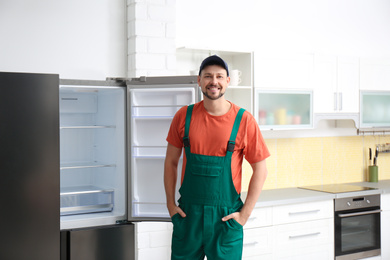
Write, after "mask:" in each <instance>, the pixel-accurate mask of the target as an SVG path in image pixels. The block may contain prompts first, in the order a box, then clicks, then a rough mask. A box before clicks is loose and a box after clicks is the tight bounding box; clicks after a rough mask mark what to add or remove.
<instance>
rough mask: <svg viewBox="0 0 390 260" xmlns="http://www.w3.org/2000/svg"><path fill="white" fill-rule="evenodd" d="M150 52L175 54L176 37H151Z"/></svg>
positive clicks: (149, 42)
mask: <svg viewBox="0 0 390 260" xmlns="http://www.w3.org/2000/svg"><path fill="white" fill-rule="evenodd" d="M148 44H149V45H148V47H149V48H148V52H149V53H160V54H175V53H176V45H175V39H167V38H162V37H160V38H149V41H148Z"/></svg>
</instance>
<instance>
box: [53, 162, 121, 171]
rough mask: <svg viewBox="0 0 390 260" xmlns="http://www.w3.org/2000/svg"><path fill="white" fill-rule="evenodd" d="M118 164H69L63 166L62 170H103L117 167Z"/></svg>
mask: <svg viewBox="0 0 390 260" xmlns="http://www.w3.org/2000/svg"><path fill="white" fill-rule="evenodd" d="M115 166H116V164H101V163H95V162H89V163H67V164H61V166H60V170H68V169H83V168H103V167H115Z"/></svg>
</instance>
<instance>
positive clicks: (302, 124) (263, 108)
mask: <svg viewBox="0 0 390 260" xmlns="http://www.w3.org/2000/svg"><path fill="white" fill-rule="evenodd" d="M254 116H255V118H256V120H257V122H258V124H259V125H260V126H261V128H262V129H264V130H267V129H298V128H300V129H303V128H312V126H313V93H312V92H311V91H297V90H295V91H294V90H262V89H256V90H255V115H254Z"/></svg>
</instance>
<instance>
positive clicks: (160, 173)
mask: <svg viewBox="0 0 390 260" xmlns="http://www.w3.org/2000/svg"><path fill="white" fill-rule="evenodd" d="M196 80H197V77H196V76H182V77H150V78H145V77H141V78H135V79H132V80H129V81H128V82H127V86H128V95H129V98H128V100H129V115H130V120H129V124H130V125H129V127H128V129H129V133H128V136H129V137H130V138H129V140H128V141H129V144H128V146H129V147H130V155H129V161H128V162H129V168H130V169H131V176H130V178H129V179H128V187H129V193H128V196H129V198H128V201H129V202H131V205H129V207H128V216H129V221H142V220H165V221H167V220H169V219H170V218H169V214H168V210H167V208H166V199H165V191H164V159H165V153H166V146H167V141H166V137H167V134H168V130H169V127H170V124H171V122H172V119H173V116H174V115H175V113H176V112H177V111H178V110H179V109H180V108H181V107H183V106H186V105H189V104H193V103H195V102H196V101H197V100H199V98H198V85H197V83H196V82H197V81H196ZM181 168H182V159H180V161H179V166H178V171H179V174H178V178H177V185H176V187H177V191H176V192H177V196H176V197H177V198H178V197H179V196H178V188H179V187H180V179H181V178H180V172H181Z"/></svg>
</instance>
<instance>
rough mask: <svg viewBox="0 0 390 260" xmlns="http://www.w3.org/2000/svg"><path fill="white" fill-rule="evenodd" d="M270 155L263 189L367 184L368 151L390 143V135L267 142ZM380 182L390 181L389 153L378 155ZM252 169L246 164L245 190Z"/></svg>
mask: <svg viewBox="0 0 390 260" xmlns="http://www.w3.org/2000/svg"><path fill="white" fill-rule="evenodd" d="M265 141H266V143H267V146H268V149H269V151H270V153H271V156H270V157H269V158H268V159H267V168H268V177H267V180H266V182H265V185H264V189H279V188H288V187H299V186H307V185H320V184H335V183H346V182H361V181H368V177H367V167H368V165H369V159H368V158H369V156H368V149H369V148H372V150H373V154H374V151H375V146H376V144H383V143H390V136H383V135H368V136H344V137H311V138H285V139H266V140H265ZM377 165H378V169H379V171H378V172H379V174H378V176H379V181H380V180H385V179H390V153H379V156H378V163H377ZM251 174H252V170H251V167H250V165H249V164H248V163H247V162H245V163H244V165H243V187H242V190H243V191H247V189H248V184H249V181H250V177H251Z"/></svg>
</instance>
